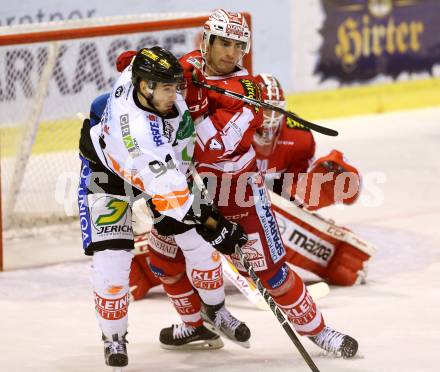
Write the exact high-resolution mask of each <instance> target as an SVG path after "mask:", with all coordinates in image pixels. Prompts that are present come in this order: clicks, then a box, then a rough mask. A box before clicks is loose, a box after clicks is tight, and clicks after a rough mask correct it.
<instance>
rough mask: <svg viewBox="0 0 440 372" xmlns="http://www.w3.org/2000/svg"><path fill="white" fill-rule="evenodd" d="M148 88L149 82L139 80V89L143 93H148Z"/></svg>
mask: <svg viewBox="0 0 440 372" xmlns="http://www.w3.org/2000/svg"><path fill="white" fill-rule="evenodd" d="M147 88H148V84H147V82H146V81H145V80H141V81H140V82H139V89H140V91H141V92H142V93H143V94H145V95H146V94H147V93H148V92H147Z"/></svg>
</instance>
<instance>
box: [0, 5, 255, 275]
mask: <svg viewBox="0 0 440 372" xmlns="http://www.w3.org/2000/svg"><path fill="white" fill-rule="evenodd" d="M244 15H245V17H246V18H247V21H248V23H249V26H250V27H251V16H250V14H248V13H244ZM208 16H209V14H208V13H151V14H143V15H136V16H125V17H124V16H123V17H109V18H95V19H87V20H73V21H64V22H49V23H46V24H42V23H40V24H29V25H20V26H9V27H0V111H1V112H2V116H1V119H0V159H1V164H0V181H1V182H0V190H1V200H0V210H1V215H0V230H2V231H1V232H0V238H1V236H2V235H1V233H3V238H5V236H6V235H7V234H8V231H9V230H17V229H21V228H29V227H38V226H45V225H48V224H54V223H58V222H64V221H72V220H75V219H76V218H77V216H78V210H77V206H76V188H77V184H78V182H77V181H78V178H79V167H80V163H79V159H78V141H79V133H80V126H81V121H80V120H79V119H78V118H77V116H76V114H77V113H78V112H82V113H84V114H86V115H88V111H89V108H90V104H91V102H92V101H93V99H94V98H96V97H97V96H98V95H100V94H102V93H105V92H108V91H110V90H111V88H112V85H113V83H114V81H115V80H116V78H117V76H118V72H117V71H116V68H115V61H116V58H117V56H118V55H119V54H120V53H121V52H123V51H124V50H130V49H131V50H138V49H140V48H141V47H151V46H154V45H161V46H163V47H165V48H166V49H169V50H170V51H171V52H173V53H174V54H175V55H176V56H177V57H180V56H181V55H183V54H185V53H187V52H189V51H191V50H194V49H198V46H199V43H200V38H201V33H202V30H203V29H202V26H203V24H204V22H205V21H206V19H207V17H208ZM243 63H244V65H245V66H246V67H247V68H248V69H249V71H252V52H251V53H249V54H248V55H247V56H246V57H245V59H244V61H243ZM4 249H5V247H4V244H3V243H2V240H1V239H0V270H1V269H2V268H1V266H2V263H4V260H3V261H2V258H3V252H2V250H4Z"/></svg>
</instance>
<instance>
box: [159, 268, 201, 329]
mask: <svg viewBox="0 0 440 372" xmlns="http://www.w3.org/2000/svg"><path fill="white" fill-rule="evenodd" d="M163 288H164V289H165V292H166V294H167V295H168V298H169V299H170V301H171V303H172V304H173V305H174V307H175V309H176V310H177V312H178V313H179V315H180V317H181V318H182V321H183V322H184V323H186V324H188V325H191V326H195V327H198V326H200V325H202V324H203V321H202V318H201V317H200V308H201V302H200V297H199V295H198V294H197V293H196V292H195V291H194V288H193V287H192V285H191V283H190V282H189V280H188V277H187V276H186V275H183V276H182V277H181V278H180V279H179V280H178V281H177V282H175V283H173V284H163Z"/></svg>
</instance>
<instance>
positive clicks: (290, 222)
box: [271, 193, 375, 286]
mask: <svg viewBox="0 0 440 372" xmlns="http://www.w3.org/2000/svg"><path fill="white" fill-rule="evenodd" d="M271 199H272V203H273V205H274V210H275V214H276V216H277V220H278V223H279V224H280V225H281V226H282V229H281V230H282V237H283V242H284V245H285V247H286V251H287V261H288V262H289V263H291V264H293V265H296V266H299V267H301V268H302V269H305V270H308V271H311V272H312V273H314V274H316V275H318V276H320V277H321V278H323V279H326V280H327V281H328V282H329V283H331V284H336V285H345V286H347V285H353V284H356V283H360V282H363V281H365V278H366V270H367V268H366V265H367V262H368V260H369V259H370V258H371V256H372V255H373V254H374V252H375V248H374V247H373V246H372V245H371V244H370V243H368V242H366V241H364V240H363V239H361V238H360V237H359V236H357V235H355V234H354V233H352V232H351V231H349V230H348V229H345V228H343V227H340V226H337V225H335V224H334V223H333V222H331V221H327V220H324V219H323V218H321V217H319V216H317V215H316V214H314V213H311V212H308V211H306V210H304V209H301V208H299V207H297V206H296V205H294V204H293V203H291V202H289V201H288V200H285V199H283V198H281V197H280V196H278V195H276V194H273V193H272V194H271Z"/></svg>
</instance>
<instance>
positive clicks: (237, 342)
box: [203, 321, 251, 349]
mask: <svg viewBox="0 0 440 372" xmlns="http://www.w3.org/2000/svg"><path fill="white" fill-rule="evenodd" d="M203 325H204V326H205V327H206V328H208V329H209V330H210V331H211V332H214V333H215V334H217V335H219V336H223V337H225V338H227V339H228V340H229V341H232V342H233V343H234V344H237V345H238V346H241V347H242V348H245V349H250V347H251V344H250V342H249V340H248V341H244V342H241V341H237V340H236V339H235V338H232V337H229V336H228V335H227V334H226V333H224V332H222V331H221V330H220V329H218V328H216V327H214V326H213V325H212V324H211V323H208V322H207V321H204V322H203Z"/></svg>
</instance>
